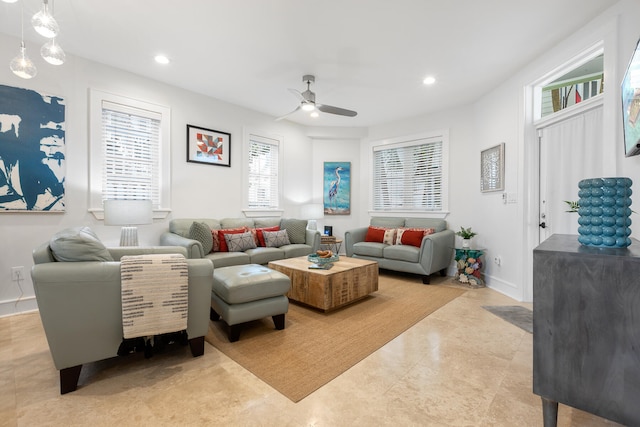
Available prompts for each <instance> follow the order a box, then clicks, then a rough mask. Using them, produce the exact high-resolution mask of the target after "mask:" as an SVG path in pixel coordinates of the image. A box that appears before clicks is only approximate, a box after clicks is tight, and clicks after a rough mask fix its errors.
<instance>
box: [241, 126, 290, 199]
mask: <svg viewBox="0 0 640 427" xmlns="http://www.w3.org/2000/svg"><path fill="white" fill-rule="evenodd" d="M280 145H281V139H280V138H275V139H274V138H269V137H264V136H259V135H256V134H252V133H249V134H248V143H247V174H246V177H247V207H248V209H252V210H260V209H266V210H273V209H278V208H279V207H280V179H279V160H280Z"/></svg>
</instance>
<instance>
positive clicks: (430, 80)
mask: <svg viewBox="0 0 640 427" xmlns="http://www.w3.org/2000/svg"><path fill="white" fill-rule="evenodd" d="M435 82H436V78H435V77H433V76H429V77H425V78H424V80H423V81H422V83H424V84H426V85H432V84H434V83H435Z"/></svg>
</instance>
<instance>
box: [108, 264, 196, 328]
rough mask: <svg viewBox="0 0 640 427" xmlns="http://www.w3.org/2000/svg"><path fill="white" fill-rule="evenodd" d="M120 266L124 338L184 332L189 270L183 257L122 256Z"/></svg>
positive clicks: (187, 303) (187, 302)
mask: <svg viewBox="0 0 640 427" xmlns="http://www.w3.org/2000/svg"><path fill="white" fill-rule="evenodd" d="M120 263H121V265H120V276H121V277H120V280H121V284H122V326H123V332H124V337H125V338H137V337H143V336H150V335H159V334H164V333H169V332H177V331H182V330H185V329H187V314H188V305H189V301H188V287H189V286H188V280H189V271H188V266H187V260H186V259H185V258H184V256H182V255H180V254H154V255H137V256H123V257H122V259H121V260H120Z"/></svg>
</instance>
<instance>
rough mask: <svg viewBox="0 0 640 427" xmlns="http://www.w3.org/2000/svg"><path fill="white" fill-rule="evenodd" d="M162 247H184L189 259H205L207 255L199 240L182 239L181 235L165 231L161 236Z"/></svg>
mask: <svg viewBox="0 0 640 427" xmlns="http://www.w3.org/2000/svg"><path fill="white" fill-rule="evenodd" d="M160 245H162V246H182V247H183V248H185V249H186V250H187V255H186V257H187V258H204V256H205V255H206V254H205V253H204V249H203V248H202V243H200V242H198V241H197V240H193V239H189V238H186V237H182V236H180V235H179V234H176V233H171V232H170V231H165V232H164V233H162V234H161V235H160Z"/></svg>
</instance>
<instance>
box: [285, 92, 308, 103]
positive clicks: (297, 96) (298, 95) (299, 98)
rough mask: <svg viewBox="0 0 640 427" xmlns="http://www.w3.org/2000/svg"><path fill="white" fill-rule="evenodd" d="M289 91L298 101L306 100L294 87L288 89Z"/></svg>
mask: <svg viewBox="0 0 640 427" xmlns="http://www.w3.org/2000/svg"><path fill="white" fill-rule="evenodd" d="M289 92H291V93H292V94H294V95H295V96H296V98H298V101H300V102H304V101H306V99H305V98H304V96H303V95H302V93H300V92H298V91H297V90H295V89H289Z"/></svg>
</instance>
